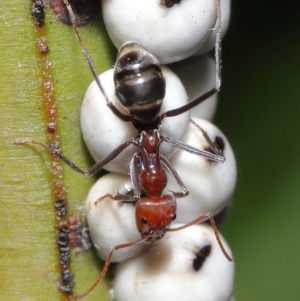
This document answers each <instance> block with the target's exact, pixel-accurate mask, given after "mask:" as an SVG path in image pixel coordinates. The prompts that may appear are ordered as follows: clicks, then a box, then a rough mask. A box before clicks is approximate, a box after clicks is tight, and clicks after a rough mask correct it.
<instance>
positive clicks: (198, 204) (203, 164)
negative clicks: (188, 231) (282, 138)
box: [165, 118, 237, 223]
mask: <svg viewBox="0 0 300 301" xmlns="http://www.w3.org/2000/svg"><path fill="white" fill-rule="evenodd" d="M193 120H194V121H195V122H196V123H197V124H198V125H200V126H201V127H202V128H203V129H204V130H205V131H206V132H207V134H208V136H209V137H210V139H211V140H212V141H214V140H215V138H216V137H217V136H218V137H221V138H222V139H223V140H224V143H225V149H224V156H225V158H226V161H225V162H224V163H219V162H212V161H208V160H207V159H206V158H204V157H202V156H197V155H194V154H191V153H189V152H187V151H183V150H178V151H177V152H176V153H175V155H174V156H173V157H172V158H171V159H170V162H171V164H172V166H173V167H174V168H175V169H176V171H177V172H178V173H179V176H180V177H181V179H182V181H183V182H184V184H185V186H186V187H187V189H188V190H189V195H188V196H185V197H182V198H177V218H176V221H177V222H181V223H182V222H184V223H187V222H190V221H192V220H194V219H196V218H197V217H199V216H200V215H202V214H204V213H208V212H210V213H211V214H212V215H215V214H217V213H219V212H220V211H221V210H222V209H223V208H225V207H226V206H227V205H228V203H230V200H231V198H232V195H233V192H234V188H235V184H236V175H237V167H236V161H235V156H234V153H233V150H232V148H231V146H230V144H229V142H228V140H227V139H226V137H225V136H224V134H223V133H222V132H221V131H220V130H219V129H218V128H217V127H215V126H214V125H213V124H212V123H210V122H209V121H206V120H203V119H198V118H193ZM183 142H184V143H186V144H189V145H192V146H194V147H196V148H198V149H206V150H207V148H209V146H208V143H207V141H206V140H205V138H204V136H203V134H202V132H201V131H200V130H199V129H197V128H196V127H195V126H194V125H192V124H190V126H189V129H188V131H187V134H186V136H185V137H184V139H183ZM167 189H168V190H171V191H174V192H180V186H179V185H178V184H177V182H175V180H174V179H173V178H172V177H168V185H167ZM167 192H168V191H167V190H166V191H165V193H167Z"/></svg>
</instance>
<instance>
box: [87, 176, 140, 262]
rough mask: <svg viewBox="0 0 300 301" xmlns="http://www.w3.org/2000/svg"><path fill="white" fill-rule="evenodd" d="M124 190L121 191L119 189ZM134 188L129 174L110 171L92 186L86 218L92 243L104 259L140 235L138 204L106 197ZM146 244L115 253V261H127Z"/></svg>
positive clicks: (113, 260) (113, 258) (113, 259)
mask: <svg viewBox="0 0 300 301" xmlns="http://www.w3.org/2000/svg"><path fill="white" fill-rule="evenodd" d="M120 187H121V190H120V191H119V188H120ZM130 188H131V183H130V180H129V177H127V176H124V175H119V174H108V175H105V176H103V177H102V178H101V179H99V180H98V181H97V182H96V183H95V184H94V186H93V187H92V188H91V190H90V192H89V194H88V196H87V200H86V217H87V221H88V225H89V231H90V235H91V238H92V242H93V244H94V246H95V247H96V250H97V252H98V254H99V256H100V257H101V258H102V259H103V260H105V259H106V258H107V255H108V253H109V252H110V248H111V247H114V246H116V245H119V244H124V243H128V242H132V241H136V240H139V239H140V238H141V235H140V233H139V232H138V230H137V228H136V223H135V205H134V204H130V203H121V202H120V201H116V200H112V199H111V198H110V197H106V198H104V199H103V200H99V199H100V198H101V197H103V196H104V195H106V194H112V195H115V194H116V193H118V192H120V193H122V194H125V193H126V192H128V190H129V189H130ZM145 247H146V244H139V245H137V246H134V247H131V248H125V249H121V250H117V251H115V252H114V254H113V257H112V262H116V261H117V262H118V261H123V260H126V259H128V258H130V257H132V256H135V255H137V254H138V253H140V252H141V251H142V250H143V249H144V248H145Z"/></svg>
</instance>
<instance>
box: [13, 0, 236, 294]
mask: <svg viewBox="0 0 300 301" xmlns="http://www.w3.org/2000/svg"><path fill="white" fill-rule="evenodd" d="M63 1H64V3H65V5H66V7H67V9H68V12H69V14H70V17H71V21H72V24H73V27H74V30H75V33H76V37H77V39H78V41H79V43H80V45H81V48H82V51H83V54H84V56H85V58H86V60H87V62H88V65H89V67H90V69H91V71H92V73H93V76H94V79H95V81H96V82H97V85H98V87H99V89H100V90H101V92H102V93H103V95H104V97H105V99H106V103H107V106H108V107H109V108H110V109H111V111H112V112H113V113H114V114H115V115H116V116H117V117H119V118H120V119H121V120H123V121H124V122H131V123H132V125H133V126H134V127H135V129H136V130H137V133H138V134H137V136H136V137H134V138H132V139H130V140H128V141H127V142H125V143H122V144H121V145H120V146H118V147H117V148H116V149H115V150H113V151H112V152H111V153H110V154H109V155H108V156H107V157H105V158H103V159H102V160H101V161H100V162H98V163H96V164H95V165H94V166H93V167H92V168H91V169H89V170H87V171H84V170H82V169H81V168H79V167H78V166H77V165H75V164H74V163H73V162H71V161H70V160H69V159H68V158H66V157H65V156H64V155H63V154H61V153H60V150H59V147H58V146H57V145H50V146H48V145H45V144H43V143H40V142H36V141H32V140H29V139H19V140H18V141H17V142H18V143H34V144H39V145H41V146H42V147H44V148H46V149H47V150H48V151H50V152H51V153H52V154H53V155H54V156H56V157H57V158H59V159H61V160H62V161H64V162H65V163H67V164H68V165H69V166H70V167H71V168H73V169H74V170H76V171H78V172H80V173H82V174H84V175H87V176H91V175H94V174H95V173H96V172H98V171H99V170H101V169H102V168H103V167H104V166H105V165H106V164H107V163H109V162H110V161H111V160H113V159H114V158H116V157H117V156H118V155H119V154H120V153H121V152H122V151H123V150H124V149H126V148H127V147H128V146H130V145H132V144H133V145H135V146H137V147H138V149H139V150H138V151H137V152H136V153H135V154H134V155H133V157H132V159H131V162H130V177H131V182H132V186H133V196H132V197H131V201H136V209H135V212H136V225H137V228H138V230H139V232H140V234H141V236H142V238H141V239H140V240H138V241H135V242H130V243H127V244H122V245H117V246H114V247H112V248H111V251H110V253H109V255H108V257H107V259H106V262H105V265H104V267H103V270H102V272H101V274H100V275H99V277H98V279H97V280H96V282H95V283H94V284H93V285H92V286H91V287H90V288H89V289H88V290H87V291H86V292H85V293H83V294H80V295H78V296H76V299H81V298H83V297H85V296H86V295H87V294H89V293H90V292H91V291H92V290H93V289H94V288H95V287H96V286H97V284H98V283H99V282H100V281H101V280H102V278H103V277H104V275H105V273H106V271H107V269H108V266H109V264H110V260H111V257H112V254H113V252H114V251H115V250H118V249H122V248H127V247H132V246H134V245H137V244H139V243H142V242H154V241H156V240H158V239H161V238H162V237H163V236H164V234H165V232H166V231H178V230H181V229H184V228H186V227H189V226H191V225H193V224H196V223H199V222H201V221H204V220H207V219H210V221H211V224H212V227H213V229H214V232H215V235H216V239H217V241H218V243H219V245H220V248H221V250H222V252H223V253H224V255H225V257H226V258H227V259H228V260H230V261H231V258H230V256H229V255H228V254H227V252H226V251H225V249H224V247H223V245H222V243H221V240H220V238H219V235H218V230H217V226H216V224H215V222H214V219H213V217H212V215H211V214H210V213H206V214H203V215H201V216H200V217H198V218H197V219H196V220H194V221H192V222H190V223H188V224H186V225H184V226H181V227H178V228H173V229H169V226H170V224H171V223H172V221H174V220H175V218H176V199H175V196H177V197H178V196H184V195H187V194H188V190H187V188H186V187H185V185H184V184H183V182H182V180H181V179H180V177H179V175H178V173H177V172H176V170H175V169H174V168H173V167H172V166H171V164H170V163H169V161H168V160H167V159H166V158H165V157H163V156H162V155H160V151H159V150H160V144H161V143H162V142H167V143H171V144H172V145H174V146H176V147H177V148H180V149H182V150H185V151H188V152H190V153H193V154H195V155H200V156H204V157H205V158H208V159H209V160H212V161H215V162H224V161H225V158H224V156H223V154H222V151H221V150H219V148H218V147H217V146H216V145H215V144H214V143H213V142H212V141H211V140H210V139H209V137H208V135H207V133H206V132H205V131H204V130H203V129H201V128H200V127H199V129H200V130H201V131H202V133H203V135H204V137H205V138H206V140H207V142H208V144H209V146H210V148H211V150H212V152H209V151H205V150H200V149H197V148H194V147H192V146H190V145H186V144H184V143H182V142H180V141H178V140H175V139H173V138H170V137H163V136H160V132H159V130H160V127H161V124H162V121H163V119H164V118H166V117H173V116H177V115H180V114H182V113H184V112H186V111H188V110H190V109H191V108H193V107H195V106H197V105H198V104H200V103H201V102H203V101H204V100H206V99H207V98H209V97H210V96H212V95H213V94H215V93H217V92H218V91H219V89H220V40H221V12H220V3H219V0H216V3H217V22H216V28H215V31H216V42H215V57H216V84H215V86H214V87H213V88H212V89H211V90H209V91H208V92H206V93H205V94H203V95H202V96H200V97H198V98H197V99H195V100H193V101H191V102H190V103H188V104H186V105H184V106H182V107H179V108H177V109H174V110H170V111H167V112H165V113H163V114H161V115H158V114H159V112H160V109H161V106H162V102H163V99H164V96H165V91H166V83H165V79H164V77H163V74H162V71H161V67H160V64H159V62H158V60H157V59H156V58H155V56H153V55H152V54H151V53H149V52H148V51H147V50H146V49H145V48H144V47H142V46H141V45H139V44H137V43H136V42H126V43H124V44H123V45H122V46H121V48H120V49H119V52H118V55H117V62H116V64H115V69H114V83H115V94H116V96H117V98H118V100H119V102H120V104H121V105H122V106H123V107H124V108H125V109H126V110H127V112H128V114H129V115H128V114H123V113H122V112H120V111H119V110H118V109H117V108H116V107H115V106H114V105H113V103H112V102H111V101H110V100H109V99H108V97H107V95H106V93H105V91H104V89H103V86H102V84H101V82H100V80H99V78H98V75H97V72H96V70H95V67H94V65H93V63H92V60H91V58H90V55H89V53H88V51H87V50H86V48H85V46H84V44H83V42H82V40H81V36H80V34H79V31H78V28H77V26H76V22H75V17H74V14H73V11H72V8H71V6H70V4H69V3H68V0H63ZM164 168H165V169H166V170H167V171H168V172H169V173H170V174H171V175H172V176H173V177H174V178H175V179H176V181H177V183H178V184H179V186H180V187H181V189H182V192H181V193H173V194H172V195H171V194H170V195H162V193H163V190H164V189H165V187H166V185H167V175H166V172H165V169H164ZM142 194H143V196H142ZM144 195H145V196H144ZM174 195H175V196H174ZM118 197H120V196H119V195H117V196H115V197H113V198H114V199H116V200H117V199H118Z"/></svg>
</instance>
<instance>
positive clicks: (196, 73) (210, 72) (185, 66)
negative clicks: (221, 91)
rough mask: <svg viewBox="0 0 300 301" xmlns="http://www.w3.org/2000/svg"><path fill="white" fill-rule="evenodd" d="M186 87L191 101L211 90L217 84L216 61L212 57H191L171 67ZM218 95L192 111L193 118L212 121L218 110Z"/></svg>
mask: <svg viewBox="0 0 300 301" xmlns="http://www.w3.org/2000/svg"><path fill="white" fill-rule="evenodd" d="M169 67H170V68H171V69H172V70H173V71H174V72H175V73H176V75H177V76H178V77H179V78H180V80H181V82H182V84H183V85H184V87H185V89H186V92H187V95H188V97H189V101H193V100H195V99H196V98H198V97H199V96H201V95H203V94H204V93H206V92H208V91H209V90H211V89H212V88H213V87H214V86H215V84H216V68H215V60H214V59H213V58H212V57H211V56H210V55H204V56H197V57H191V58H188V59H186V60H184V61H181V62H177V63H174V64H172V65H170V66H169ZM217 101H218V94H217V93H216V94H214V95H213V96H211V97H209V98H207V99H206V100H205V101H204V102H202V103H201V104H199V105H198V106H196V107H194V108H193V109H191V111H190V114H191V116H192V117H198V118H202V119H206V120H212V119H213V117H214V115H215V111H216V108H217Z"/></svg>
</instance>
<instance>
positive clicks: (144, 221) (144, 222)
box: [141, 217, 147, 225]
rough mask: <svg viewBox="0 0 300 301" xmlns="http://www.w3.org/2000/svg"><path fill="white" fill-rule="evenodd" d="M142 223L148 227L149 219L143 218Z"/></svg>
mask: <svg viewBox="0 0 300 301" xmlns="http://www.w3.org/2000/svg"><path fill="white" fill-rule="evenodd" d="M141 223H142V224H143V225H146V224H147V219H146V218H144V217H142V218H141Z"/></svg>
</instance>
